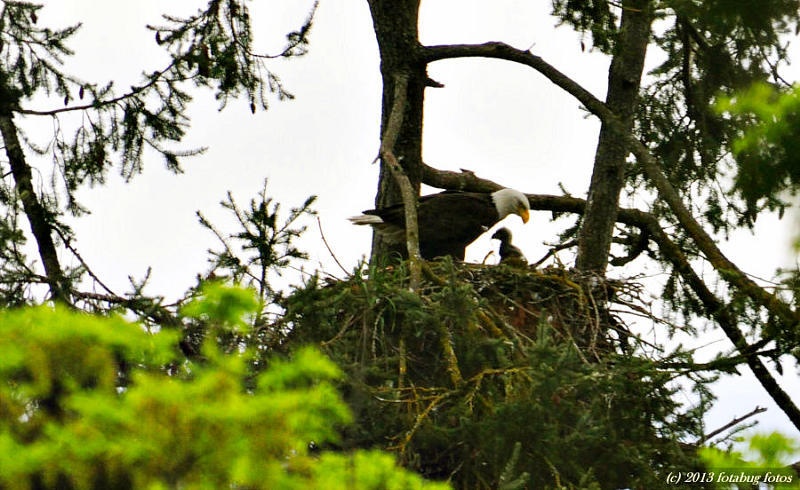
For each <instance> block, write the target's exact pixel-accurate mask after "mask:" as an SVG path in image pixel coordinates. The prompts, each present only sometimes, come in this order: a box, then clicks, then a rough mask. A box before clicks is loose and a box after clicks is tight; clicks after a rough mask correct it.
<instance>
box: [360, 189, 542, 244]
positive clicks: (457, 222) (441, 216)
mask: <svg viewBox="0 0 800 490" xmlns="http://www.w3.org/2000/svg"><path fill="white" fill-rule="evenodd" d="M529 212H530V204H529V203H528V198H527V197H525V194H523V193H521V192H519V191H516V190H514V189H501V190H499V191H496V192H492V193H491V194H488V193H480V192H462V191H444V192H440V193H438V194H430V195H427V196H422V197H420V198H419V206H418V207H417V218H418V225H419V249H420V254H421V255H422V258H424V259H427V260H430V259H433V258H435V257H443V256H445V255H449V256H451V257H453V258H454V259H456V260H464V253H465V250H464V249H465V248H466V247H467V245H469V244H470V243H472V242H473V241H475V239H476V238H478V237H479V236H480V235H481V234H482V233H484V232H485V231H486V230H488V229H489V228H491V227H492V226H494V224H495V223H497V222H498V221H500V220H501V219H503V218H505V217H506V216H508V215H509V214H517V215H519V217H520V218H522V222H523V223H527V222H528V217H529ZM349 219H350V221H352V222H353V223H354V224H357V225H370V226H372V227H373V228H374V229H375V230H376V231H377V232H378V233H380V234H381V235H382V236H383V238H384V239H385V240H386V241H387V242H389V243H405V234H406V233H405V231H406V230H405V215H404V211H403V205H402V204H397V205H394V206H389V207H385V208H381V209H370V210H367V211H364V214H362V215H361V216H354V217H352V218H349Z"/></svg>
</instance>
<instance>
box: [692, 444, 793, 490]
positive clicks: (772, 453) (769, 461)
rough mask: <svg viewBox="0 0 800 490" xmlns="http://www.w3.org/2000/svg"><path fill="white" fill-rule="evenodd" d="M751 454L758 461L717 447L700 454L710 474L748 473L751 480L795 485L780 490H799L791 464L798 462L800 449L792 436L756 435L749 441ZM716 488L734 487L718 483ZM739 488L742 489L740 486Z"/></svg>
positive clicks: (707, 448)
mask: <svg viewBox="0 0 800 490" xmlns="http://www.w3.org/2000/svg"><path fill="white" fill-rule="evenodd" d="M748 447H749V450H750V451H749V452H750V454H751V455H752V456H754V457H755V459H750V460H748V459H746V457H745V455H743V454H742V453H741V452H738V451H722V450H720V449H717V448H713V447H705V448H702V449H701V450H700V451H699V452H698V454H699V456H700V458H701V459H702V460H703V461H704V463H705V464H706V467H707V469H708V471H709V472H714V473H715V474H717V475H719V474H722V473H723V472H725V473H727V474H739V473H741V474H744V475H748V476H749V477H750V478H760V481H762V482H763V481H765V477H766V476H767V475H770V476H771V477H772V478H773V479H772V480H771V481H772V482H773V483H774V482H778V483H779V482H792V484H790V485H778V487H777V488H797V487H798V485H800V483H799V482H798V476H797V472H796V471H795V470H794V469H793V468H792V467H789V466H788V465H789V464H790V463H792V462H793V461H794V460H796V459H797V454H798V451H800V446H798V444H797V443H796V442H795V441H793V440H792V439H789V438H788V437H786V436H784V435H783V434H780V433H778V432H772V433H770V434H755V435H753V436H751V437H750V438H749V441H748ZM715 488H733V487H732V486H731V485H729V484H727V485H723V484H717V485H716V487H715ZM737 488H738V487H737Z"/></svg>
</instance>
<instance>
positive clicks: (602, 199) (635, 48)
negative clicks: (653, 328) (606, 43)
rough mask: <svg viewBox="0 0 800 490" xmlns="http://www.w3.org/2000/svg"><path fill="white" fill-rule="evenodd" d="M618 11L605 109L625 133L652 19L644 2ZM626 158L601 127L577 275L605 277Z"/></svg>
mask: <svg viewBox="0 0 800 490" xmlns="http://www.w3.org/2000/svg"><path fill="white" fill-rule="evenodd" d="M623 9H624V10H623V13H622V20H621V23H620V32H619V38H618V40H617V42H616V47H615V53H614V56H613V59H612V61H611V68H610V70H609V75H608V94H607V95H606V105H607V106H608V108H609V109H610V110H611V111H612V112H613V113H614V114H616V116H617V117H618V118H619V119H620V121H621V122H622V124H623V126H624V128H625V130H626V131H630V129H631V127H632V124H633V114H634V112H635V110H636V104H637V102H638V99H639V84H640V81H641V78H642V70H643V67H644V59H645V54H646V52H647V44H648V42H649V40H650V25H651V23H652V21H653V15H652V6H651V5H650V0H630V1H626V2H624V7H623ZM628 153H629V148H628V146H627V145H626V144H625V139H624V137H623V136H622V135H620V134H618V132H617V131H616V130H615V129H614V128H613V125H609V124H606V123H603V124H602V126H601V128H600V137H599V140H598V143H597V151H596V153H595V161H594V171H593V172H592V180H591V184H590V185H589V196H588V198H587V202H586V213H585V214H584V217H583V224H582V226H581V229H580V232H579V234H578V256H577V259H576V264H575V265H576V267H577V268H578V269H579V270H581V271H584V272H593V273H596V274H600V275H605V271H606V267H607V266H608V257H609V253H610V250H611V237H612V235H613V233H614V224H615V222H616V219H617V208H618V206H619V195H620V192H621V191H622V187H623V186H624V184H625V167H626V162H625V160H626V158H627V156H628Z"/></svg>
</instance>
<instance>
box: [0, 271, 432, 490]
mask: <svg viewBox="0 0 800 490" xmlns="http://www.w3.org/2000/svg"><path fill="white" fill-rule="evenodd" d="M203 291H204V296H205V299H203V300H198V301H195V302H193V303H192V304H190V305H189V306H187V307H186V309H187V312H188V313H189V314H191V315H197V316H202V317H204V318H206V320H207V321H209V322H211V323H213V324H216V325H224V326H228V327H240V326H242V325H245V323H244V322H243V320H242V316H243V315H247V314H249V315H252V314H253V313H254V311H255V309H254V307H255V306H256V302H255V300H254V295H253V293H252V292H251V291H243V290H236V289H226V288H223V287H221V286H219V285H210V286H208V287H206V288H205V289H204V290H203ZM176 340H177V339H176V335H175V334H174V333H173V332H171V331H164V330H162V331H160V332H158V333H150V332H147V331H145V330H144V329H142V328H141V327H140V326H139V325H136V324H131V323H127V322H126V321H124V320H122V319H121V318H114V317H112V318H101V317H96V316H90V315H87V314H82V313H76V312H73V311H68V310H65V309H62V308H48V307H38V308H31V309H20V310H15V311H6V312H2V313H0V351H2V352H3V356H2V357H0V487H2V488H8V489H24V488H67V489H69V488H119V489H125V488H153V489H155V488H178V487H180V488H209V489H212V488H226V487H228V488H229V487H231V486H234V487H246V488H253V489H257V488H264V489H284V488H287V489H288V488H298V489H299V488H344V487H347V488H359V489H370V488H374V489H378V488H381V489H383V488H396V489H405V488H446V485H439V484H433V483H427V482H425V481H423V480H422V479H421V478H420V477H419V476H416V475H413V474H410V473H408V472H406V471H404V470H400V469H398V468H397V466H396V464H395V462H394V459H393V458H392V457H391V456H389V455H386V454H381V453H377V452H356V453H353V454H330V453H324V454H322V455H321V456H319V457H318V456H316V455H315V454H314V453H313V451H311V448H312V446H313V447H322V446H325V445H328V444H330V443H335V442H337V441H338V440H339V432H338V428H339V427H340V426H342V425H343V424H346V423H348V422H349V421H350V420H351V416H350V414H349V412H348V410H347V407H346V406H345V405H344V403H343V402H342V401H341V399H340V398H339V396H338V394H337V393H336V391H335V389H334V388H333V385H332V384H331V383H332V382H333V381H335V380H338V379H340V378H341V371H340V370H339V369H338V368H337V367H336V366H335V365H334V364H333V363H332V362H331V361H330V360H328V359H327V358H325V357H323V356H322V355H321V354H320V353H319V352H317V351H315V350H312V349H298V350H297V351H296V353H295V355H294V357H293V360H291V361H289V360H275V361H274V362H273V363H272V364H271V366H270V368H269V369H267V370H266V371H264V372H263V373H261V374H260V375H258V376H257V377H256V382H255V383H254V388H250V389H248V388H246V387H247V384H246V383H245V381H246V380H247V379H248V377H249V371H248V368H247V363H246V362H244V361H245V357H246V354H244V353H240V352H238V351H234V352H233V353H231V354H227V355H226V354H223V353H222V352H217V354H216V355H214V356H209V357H207V358H206V359H205V360H204V361H203V362H202V363H195V362H185V363H182V364H180V365H176V364H175V363H174V361H176V360H178V359H179V354H178V350H177V348H176ZM213 349H214V344H213V342H211V341H209V342H207V345H206V347H205V348H204V352H210V351H212V350H213ZM167 367H169V369H166V368H167ZM170 373H171V374H170Z"/></svg>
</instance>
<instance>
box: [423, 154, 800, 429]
mask: <svg viewBox="0 0 800 490" xmlns="http://www.w3.org/2000/svg"><path fill="white" fill-rule="evenodd" d="M423 182H424V183H425V184H428V185H431V186H435V187H439V188H444V189H452V190H464V191H472V192H492V191H494V190H497V189H501V188H503V186H502V185H500V184H498V183H496V182H492V181H491V180H487V179H483V178H480V177H478V176H477V175H475V174H474V173H473V172H471V171H469V170H462V171H461V172H452V171H441V170H436V169H435V168H433V167H431V166H429V165H425V166H424V167H423ZM526 196H527V197H528V200H529V202H530V206H531V209H533V210H539V211H555V212H571V213H576V214H583V213H584V212H585V210H586V201H585V200H583V199H579V198H576V197H570V196H552V195H540V194H526ZM617 222H619V223H621V224H624V225H629V226H635V227H637V228H639V229H640V230H642V234H646V235H647V236H648V237H649V239H650V240H652V241H653V242H654V243H655V244H656V246H657V247H658V250H659V253H660V254H661V257H662V258H663V259H664V260H665V261H667V262H669V263H670V264H671V265H672V267H673V268H674V269H675V271H677V272H678V274H679V275H680V276H681V278H682V279H683V281H685V283H686V284H687V285H688V286H689V287H690V288H691V290H692V291H693V292H694V294H695V295H696V296H697V297H698V299H699V300H700V301H701V303H702V305H703V308H704V309H705V313H706V315H707V316H708V317H709V318H713V319H714V320H715V321H716V322H717V323H718V324H719V326H720V328H722V331H723V332H725V335H726V336H727V337H728V339H729V340H730V341H731V343H733V345H734V346H735V347H736V350H737V351H738V352H739V353H740V354H741V355H742V356H744V357H746V359H747V364H748V366H749V367H750V369H751V370H752V371H753V374H754V375H755V376H756V378H757V379H758V381H759V383H761V386H762V387H763V388H764V390H765V391H766V392H767V393H768V394H769V395H770V397H772V399H773V400H774V401H775V403H776V404H777V405H778V406H779V407H780V408H781V409H782V410H783V411H784V413H786V415H787V417H789V420H791V422H792V423H793V424H794V425H795V427H797V428H798V429H800V409H798V407H797V405H795V403H794V401H792V399H791V398H790V397H789V395H788V394H787V393H786V392H785V391H784V390H783V389H782V388H781V387H780V385H779V384H778V382H777V381H776V380H775V378H774V377H773V376H772V374H771V373H770V372H769V370H768V369H767V367H766V366H765V365H764V363H763V362H762V361H761V360H760V359H759V357H758V354H759V353H758V348H757V346H755V345H751V344H748V342H747V339H746V338H745V336H744V334H743V333H742V332H741V330H739V327H738V325H737V319H736V317H735V316H734V315H733V314H732V313H731V309H730V308H729V307H728V305H727V304H725V302H724V301H722V300H720V299H719V298H717V296H716V295H714V293H712V292H711V290H709V289H708V287H707V286H706V284H705V282H704V281H703V280H702V279H701V278H700V276H698V275H697V273H696V272H695V271H694V269H693V268H692V266H691V263H690V262H689V259H688V258H687V257H686V254H684V252H683V250H681V248H680V247H678V245H677V244H675V242H673V241H672V239H670V237H669V236H668V235H667V234H666V233H665V232H664V230H663V228H662V227H661V224H660V223H659V221H658V218H656V217H655V216H654V215H652V214H650V213H647V212H644V211H641V210H638V209H629V208H619V210H618V212H617ZM748 280H749V279H748Z"/></svg>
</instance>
